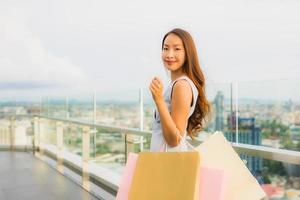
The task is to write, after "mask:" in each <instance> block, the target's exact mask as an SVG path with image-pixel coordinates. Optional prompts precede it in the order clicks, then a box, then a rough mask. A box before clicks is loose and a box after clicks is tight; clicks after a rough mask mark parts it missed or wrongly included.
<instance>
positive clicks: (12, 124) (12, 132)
mask: <svg viewBox="0 0 300 200" xmlns="http://www.w3.org/2000/svg"><path fill="white" fill-rule="evenodd" d="M15 132H16V119H15V117H11V118H10V150H11V151H13V150H14V149H15Z"/></svg>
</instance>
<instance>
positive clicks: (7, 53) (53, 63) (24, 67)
mask: <svg viewBox="0 0 300 200" xmlns="http://www.w3.org/2000/svg"><path fill="white" fill-rule="evenodd" d="M0 44H1V45H0V69H1V73H0V80H1V81H0V88H1V89H5V88H7V89H8V88H9V89H18V90H20V89H26V90H29V89H31V88H32V89H37V88H39V89H43V88H45V89H49V88H53V87H54V86H55V87H56V88H57V89H58V88H64V89H65V88H77V87H85V86H86V87H87V86H88V77H87V75H86V73H85V71H84V70H83V68H82V67H81V66H78V65H75V64H73V63H72V61H71V60H70V59H69V58H68V57H62V56H57V55H55V52H54V53H53V52H50V51H49V50H47V49H46V48H45V46H44V45H43V43H42V40H41V39H40V38H39V35H37V34H36V33H34V32H33V31H32V30H31V29H30V26H29V25H28V18H27V16H26V15H25V14H24V13H23V12H22V10H16V9H13V8H12V7H10V6H6V9H1V12H0ZM22 85H23V86H22Z"/></svg>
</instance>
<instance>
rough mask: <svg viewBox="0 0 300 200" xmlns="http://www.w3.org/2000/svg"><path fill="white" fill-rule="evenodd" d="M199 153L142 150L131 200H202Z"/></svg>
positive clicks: (134, 178)
mask: <svg viewBox="0 0 300 200" xmlns="http://www.w3.org/2000/svg"><path fill="white" fill-rule="evenodd" d="M199 164H200V155H199V152H195V151H194V152H163V153H162V152H160V153H151V152H142V153H140V154H139V156H138V160H137V163H136V168H135V172H134V176H133V179H132V183H131V187H130V191H129V198H128V199H129V200H154V199H155V200H183V199H184V200H199V169H200V165H199Z"/></svg>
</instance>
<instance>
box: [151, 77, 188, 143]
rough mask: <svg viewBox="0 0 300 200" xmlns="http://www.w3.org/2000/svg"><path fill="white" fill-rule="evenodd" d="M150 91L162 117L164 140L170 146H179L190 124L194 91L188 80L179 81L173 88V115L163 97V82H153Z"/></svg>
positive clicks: (155, 80) (158, 80)
mask: <svg viewBox="0 0 300 200" xmlns="http://www.w3.org/2000/svg"><path fill="white" fill-rule="evenodd" d="M150 90H151V93H152V96H153V99H154V102H155V104H156V107H157V110H158V112H159V115H160V122H161V127H162V132H163V135H164V138H165V140H166V142H167V143H168V145H170V146H172V147H174V146H177V145H178V144H179V142H180V140H181V137H180V136H179V135H178V134H181V135H182V136H183V134H184V131H185V129H186V126H187V122H188V115H189V111H190V106H191V102H192V98H193V97H192V96H193V94H192V89H191V87H190V85H189V83H188V82H187V81H186V80H178V81H177V82H176V83H175V84H174V86H173V92H172V97H171V114H170V113H169V111H168V108H167V105H166V103H165V101H164V98H163V95H162V91H163V90H162V82H161V80H160V79H158V78H156V79H154V80H153V81H152V82H151V85H150Z"/></svg>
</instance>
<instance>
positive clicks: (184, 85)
mask: <svg viewBox="0 0 300 200" xmlns="http://www.w3.org/2000/svg"><path fill="white" fill-rule="evenodd" d="M178 95H179V96H183V97H185V98H188V99H189V98H191V97H192V95H193V92H192V88H191V86H190V84H189V82H188V81H187V80H184V79H181V80H178V81H176V83H175V84H174V86H173V92H172V97H174V96H178Z"/></svg>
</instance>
